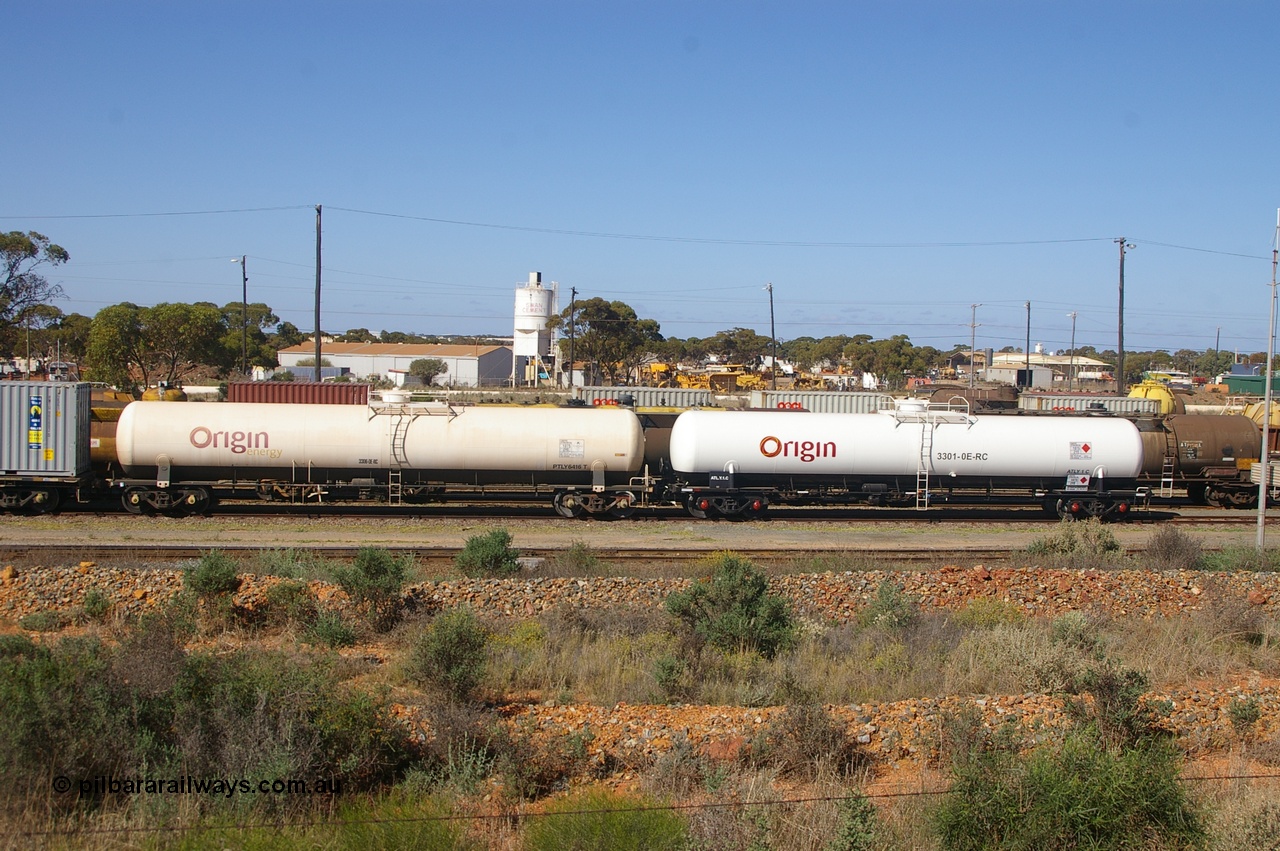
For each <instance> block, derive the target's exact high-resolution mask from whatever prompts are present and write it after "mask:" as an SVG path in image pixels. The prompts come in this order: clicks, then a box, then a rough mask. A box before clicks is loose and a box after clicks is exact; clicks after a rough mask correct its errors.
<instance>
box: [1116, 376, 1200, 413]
mask: <svg viewBox="0 0 1280 851" xmlns="http://www.w3.org/2000/svg"><path fill="white" fill-rule="evenodd" d="M1129 398H1130V399H1156V400H1158V401H1159V402H1160V413H1161V414H1162V415H1163V414H1185V413H1186V412H1187V406H1186V403H1185V402H1183V401H1182V397H1181V396H1179V395H1178V394H1177V393H1175V392H1174V391H1173V388H1172V387H1170V386H1169V385H1168V384H1164V383H1163V382H1160V381H1140V382H1138V383H1137V384H1135V385H1133V386H1132V387H1130V388H1129Z"/></svg>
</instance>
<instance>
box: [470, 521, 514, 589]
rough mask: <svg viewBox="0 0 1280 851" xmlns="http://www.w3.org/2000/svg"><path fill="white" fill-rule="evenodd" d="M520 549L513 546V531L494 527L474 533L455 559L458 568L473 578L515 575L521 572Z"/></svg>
mask: <svg viewBox="0 0 1280 851" xmlns="http://www.w3.org/2000/svg"><path fill="white" fill-rule="evenodd" d="M519 558H520V551H519V550H515V549H512V547H511V533H510V532H508V531H507V530H506V529H493V530H491V531H489V532H486V533H484V534H483V535H472V536H471V537H470V538H467V542H466V543H465V544H463V546H462V552H460V553H458V555H457V557H456V558H455V559H454V563H455V564H457V566H458V570H461V571H462V572H463V573H464V574H465V575H467V576H470V577H471V578H473V579H479V578H484V577H502V576H514V575H515V574H517V573H519V572H520V562H519V561H517V559H519Z"/></svg>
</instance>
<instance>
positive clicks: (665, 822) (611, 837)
mask: <svg viewBox="0 0 1280 851" xmlns="http://www.w3.org/2000/svg"><path fill="white" fill-rule="evenodd" d="M655 806H657V802H656V801H653V800H650V799H647V798H641V797H637V796H634V795H627V794H624V793H621V792H614V791H611V790H605V789H592V790H589V791H586V792H580V793H577V794H575V795H571V796H569V797H567V798H562V799H560V800H557V801H555V802H554V803H552V804H550V805H548V807H547V808H546V811H545V814H544V815H542V816H541V817H539V818H535V819H531V820H530V822H529V828H528V830H527V831H526V832H525V848H527V849H529V851H596V849H601V848H608V849H611V851H628V849H634V850H635V851H651V849H652V851H661V850H662V849H672V851H675V849H680V848H684V847H686V840H687V833H688V831H687V828H686V826H685V823H684V821H683V819H681V818H680V816H679V815H677V814H676V813H675V812H673V811H671V810H668V809H660V808H659V809H652V808H653V807H655Z"/></svg>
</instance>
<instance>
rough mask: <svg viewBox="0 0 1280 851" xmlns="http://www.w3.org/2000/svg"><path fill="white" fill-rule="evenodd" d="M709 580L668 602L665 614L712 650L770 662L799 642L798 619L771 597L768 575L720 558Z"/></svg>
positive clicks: (743, 561)
mask: <svg viewBox="0 0 1280 851" xmlns="http://www.w3.org/2000/svg"><path fill="white" fill-rule="evenodd" d="M711 567H712V569H713V570H712V575H711V577H710V579H701V580H698V581H697V582H695V583H694V584H693V585H691V586H690V587H689V588H688V589H687V590H685V591H677V592H675V593H673V594H671V595H670V596H669V597H667V601H666V607H667V611H668V612H670V613H671V614H673V615H675V616H676V617H677V618H679V619H680V620H681V621H683V622H684V623H686V624H687V625H688V626H690V627H691V628H692V629H693V631H694V633H695V634H696V635H698V636H699V637H700V638H701V639H702V640H703V641H706V642H707V643H709V644H710V645H711V646H713V647H716V648H717V649H720V650H724V651H735V650H751V651H754V652H757V653H759V654H760V655H761V656H764V657H765V658H766V659H772V658H773V657H774V656H775V655H777V653H778V651H779V650H782V649H783V648H785V647H788V646H790V645H791V644H792V643H794V641H795V638H796V623H795V618H794V616H793V615H792V614H791V610H790V608H789V607H788V606H787V603H786V601H785V600H783V599H782V598H781V597H779V596H777V595H775V594H770V593H769V583H768V580H767V579H766V578H765V575H764V573H763V572H762V571H761V570H760V569H759V568H758V567H756V566H755V565H754V564H752V563H751V562H750V561H748V560H747V559H744V558H742V557H741V556H737V555H734V554H733V553H720V554H719V555H717V556H715V557H714V558H713V559H712V560H711Z"/></svg>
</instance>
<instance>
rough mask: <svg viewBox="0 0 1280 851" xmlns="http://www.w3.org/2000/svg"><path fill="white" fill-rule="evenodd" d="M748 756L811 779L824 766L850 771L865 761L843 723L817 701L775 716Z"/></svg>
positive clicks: (782, 771) (758, 763)
mask: <svg viewBox="0 0 1280 851" xmlns="http://www.w3.org/2000/svg"><path fill="white" fill-rule="evenodd" d="M748 760H749V761H750V762H751V764H752V765H756V766H769V767H771V768H774V769H776V770H777V771H778V773H779V774H780V775H782V776H784V777H801V778H804V779H809V780H812V779H813V778H815V777H817V776H818V774H819V773H820V770H821V769H822V767H823V766H830V767H832V768H834V769H835V770H836V771H837V772H839V773H841V774H847V773H849V772H851V771H853V770H854V769H856V768H858V767H859V766H860V765H862V764H863V763H864V762H865V761H866V760H865V757H864V756H863V754H862V753H861V752H860V751H859V750H858V747H857V744H856V743H855V742H854V741H853V740H852V739H850V738H849V734H848V731H847V730H846V729H845V727H844V725H843V724H840V723H839V722H837V721H836V720H835V719H834V718H832V717H831V715H830V713H828V712H827V711H826V710H825V709H824V708H822V707H821V706H817V705H815V704H793V705H791V706H788V707H787V708H786V710H785V711H783V713H782V714H781V715H778V716H776V717H775V718H773V719H772V720H771V721H770V722H769V723H768V724H767V725H766V726H765V728H764V729H763V730H762V731H761V732H760V733H759V734H758V735H757V736H755V737H754V738H753V739H752V741H751V744H750V749H749V751H748Z"/></svg>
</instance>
